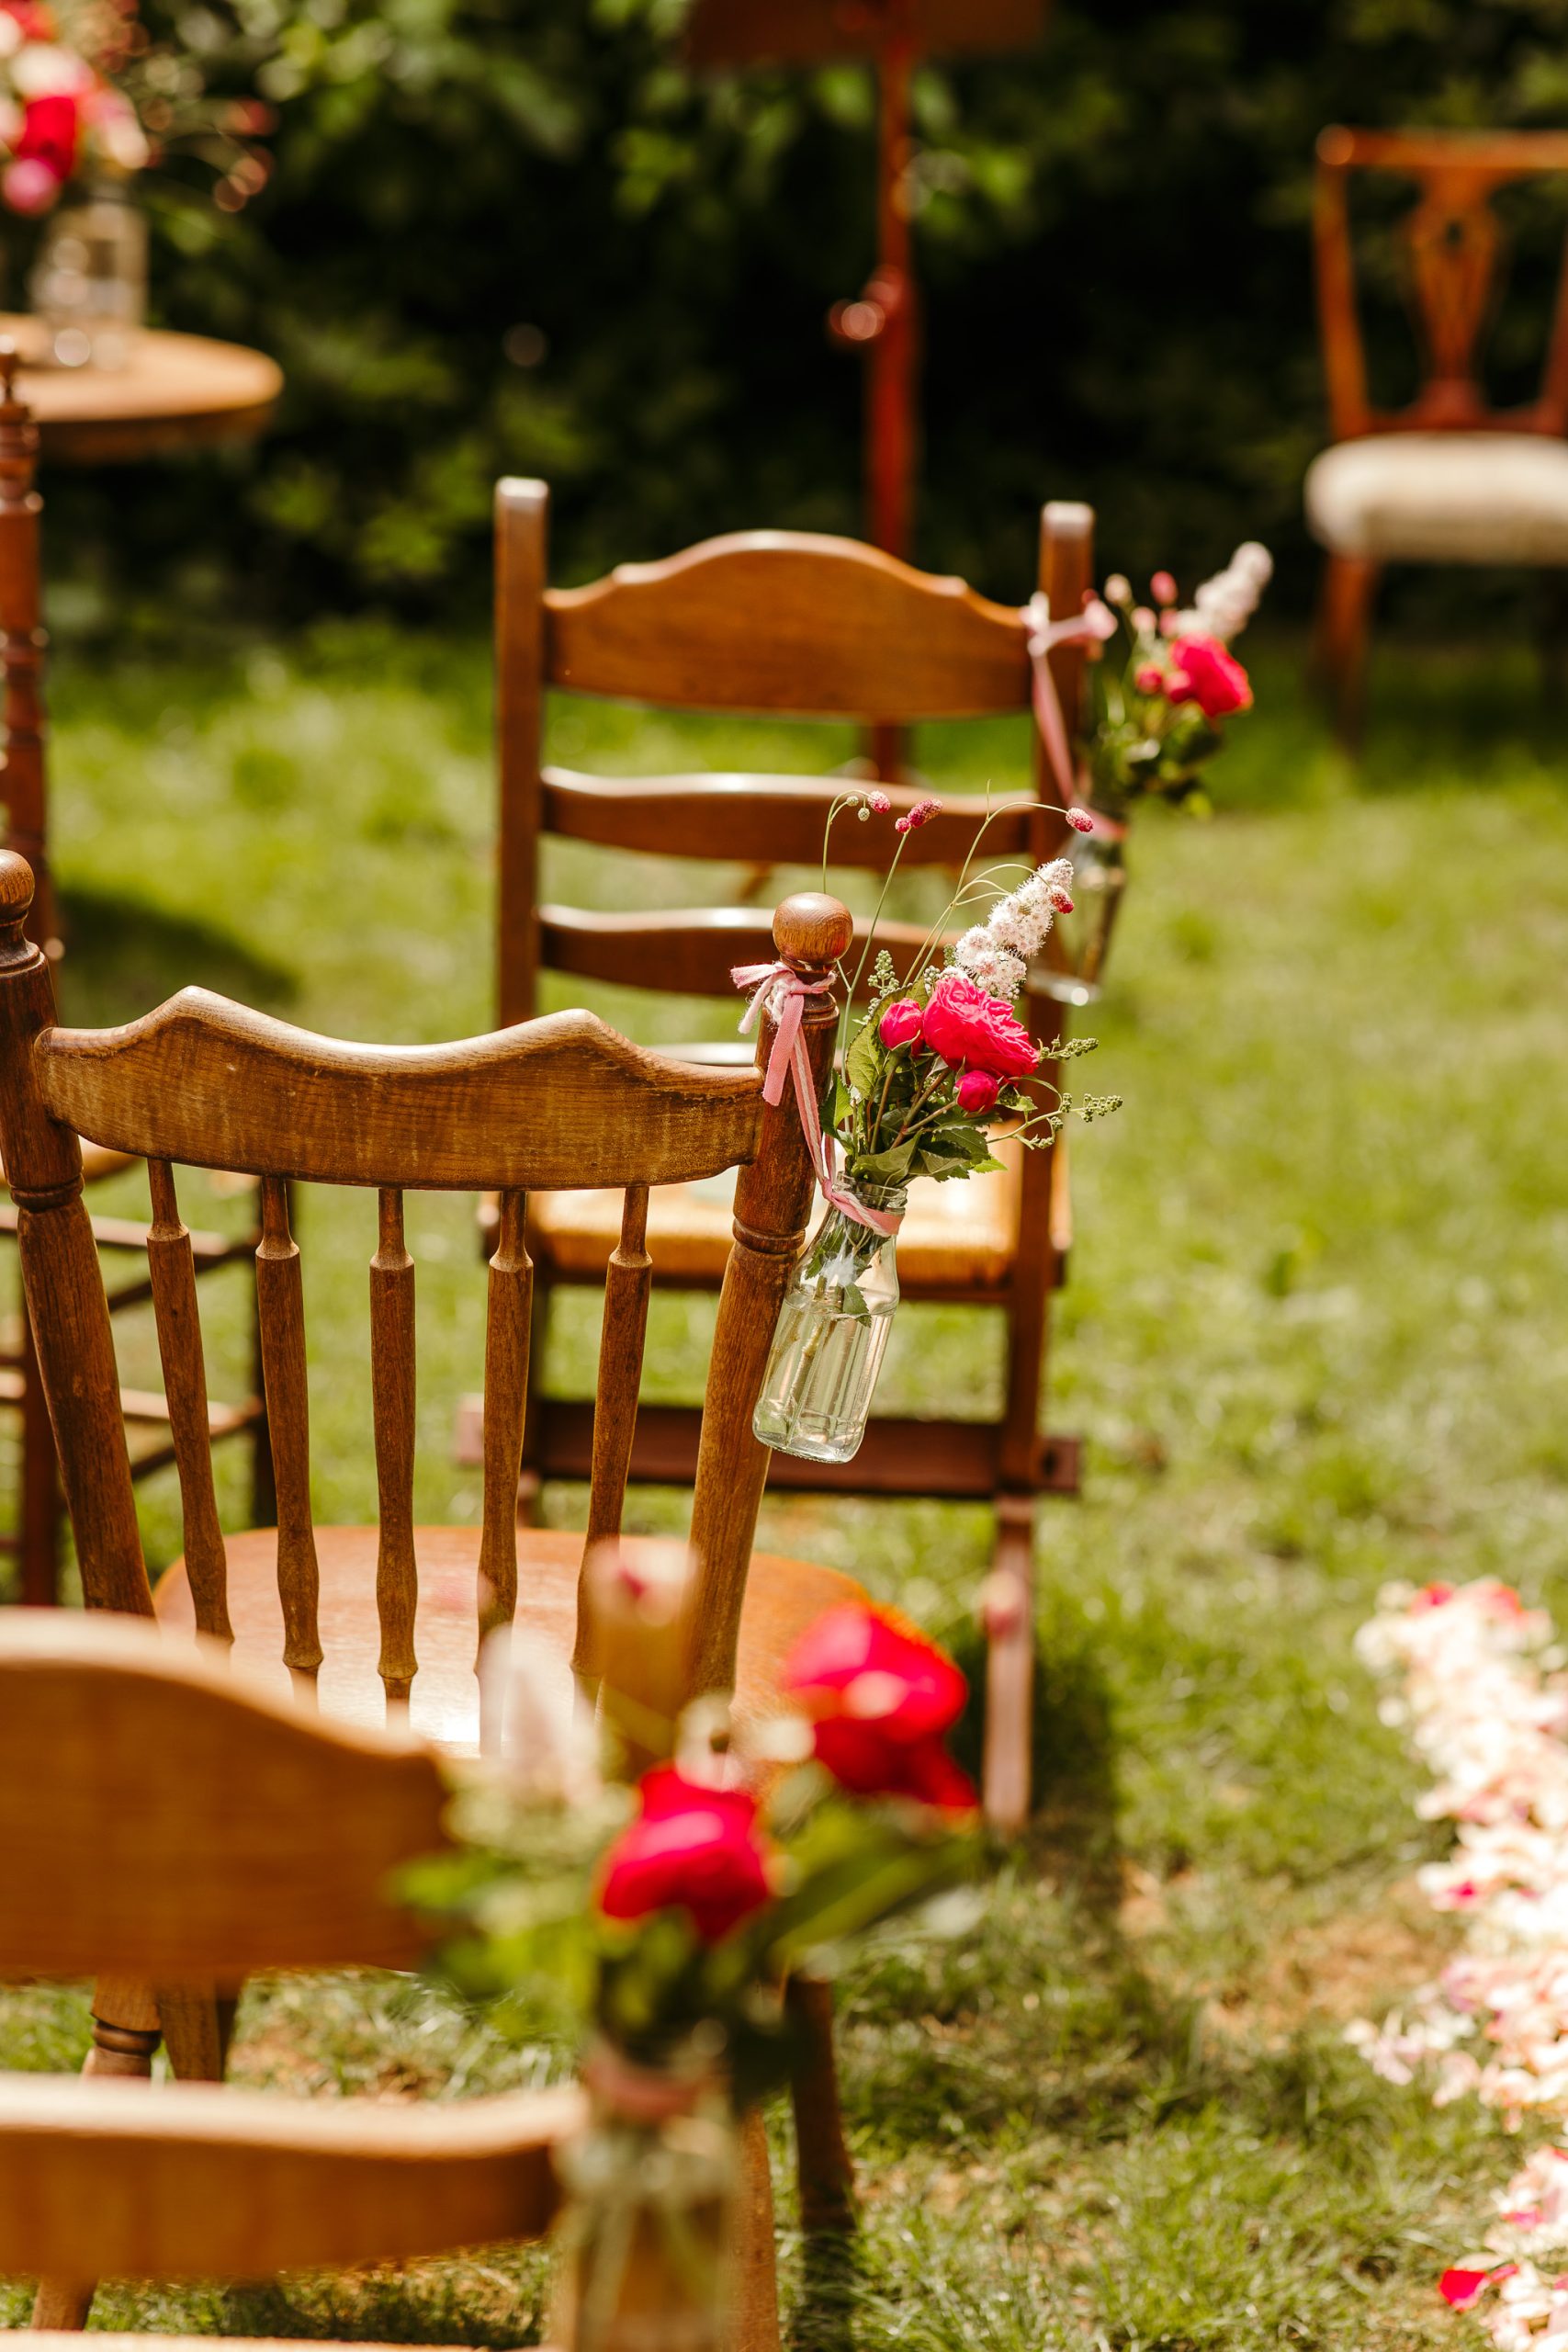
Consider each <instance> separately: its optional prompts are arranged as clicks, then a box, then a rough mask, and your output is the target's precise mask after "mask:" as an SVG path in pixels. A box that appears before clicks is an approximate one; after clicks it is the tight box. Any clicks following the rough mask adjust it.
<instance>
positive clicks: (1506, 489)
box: [1304, 433, 1568, 564]
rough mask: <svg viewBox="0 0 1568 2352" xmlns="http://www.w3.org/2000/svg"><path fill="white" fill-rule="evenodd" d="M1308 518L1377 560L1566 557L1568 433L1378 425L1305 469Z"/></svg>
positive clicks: (1352, 552)
mask: <svg viewBox="0 0 1568 2352" xmlns="http://www.w3.org/2000/svg"><path fill="white" fill-rule="evenodd" d="M1304 495H1305V499H1306V517H1307V526H1308V528H1309V529H1310V531H1311V532H1312V535H1313V537H1314V539H1315V540H1316V541H1317V543H1318V545H1319V546H1320V547H1324V548H1328V549H1329V550H1330V551H1331V552H1332V553H1333V554H1336V555H1348V556H1361V557H1365V558H1368V559H1370V560H1371V561H1373V562H1378V563H1531V564H1535V563H1551V564H1559V563H1568V442H1562V441H1553V440H1551V439H1549V438H1548V437H1547V436H1546V435H1543V434H1539V433H1376V434H1370V435H1367V436H1366V437H1365V438H1364V439H1362V440H1359V441H1342V442H1341V443H1340V444H1339V446H1338V447H1337V448H1334V449H1325V450H1324V452H1323V454H1322V456H1321V457H1318V458H1314V460H1313V463H1312V464H1311V466H1310V467H1309V468H1308V469H1307V476H1306V484H1305V492H1304Z"/></svg>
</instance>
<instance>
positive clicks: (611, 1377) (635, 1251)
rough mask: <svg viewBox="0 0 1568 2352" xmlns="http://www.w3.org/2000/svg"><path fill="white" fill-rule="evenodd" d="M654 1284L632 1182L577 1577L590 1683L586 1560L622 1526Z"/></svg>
mask: <svg viewBox="0 0 1568 2352" xmlns="http://www.w3.org/2000/svg"><path fill="white" fill-rule="evenodd" d="M652 1283H653V1261H652V1260H651V1259H650V1258H649V1254H648V1186H647V1185H646V1184H628V1185H627V1187H626V1198H625V1203H624V1205H623V1207H622V1210H621V1238H620V1239H619V1241H618V1242H617V1243H616V1245H615V1250H613V1251H612V1253H611V1257H610V1263H609V1266H608V1269H607V1270H606V1272H605V1277H604V1322H603V1325H602V1327H601V1331H600V1340H599V1379H598V1387H597V1394H596V1396H595V1398H594V1405H593V1469H592V1480H593V1483H592V1491H591V1493H590V1496H589V1500H588V1535H587V1540H586V1542H585V1543H584V1544H583V1547H582V1558H583V1573H582V1575H581V1577H580V1578H579V1581H578V1600H577V1646H576V1650H575V1653H574V1655H573V1657H572V1661H571V1664H572V1671H573V1672H574V1673H575V1674H577V1675H578V1676H579V1677H581V1679H584V1680H585V1681H592V1682H597V1680H598V1679H599V1677H600V1674H601V1672H602V1668H601V1666H600V1664H599V1661H598V1656H597V1649H598V1645H597V1643H596V1642H595V1640H594V1636H593V1627H592V1590H591V1589H590V1581H589V1578H588V1575H587V1564H588V1560H589V1557H590V1555H591V1554H592V1550H593V1547H594V1545H595V1544H600V1543H603V1542H604V1541H605V1540H606V1539H607V1538H610V1537H614V1536H616V1535H618V1534H619V1533H620V1532H621V1513H622V1511H623V1510H624V1508H625V1505H626V1474H627V1472H628V1471H629V1470H630V1468H631V1459H632V1439H633V1437H634V1435H635V1434H636V1430H637V1392H638V1390H639V1388H640V1387H641V1385H642V1359H643V1347H644V1342H645V1340H646V1339H647V1336H648V1298H649V1290H650V1289H651V1287H652Z"/></svg>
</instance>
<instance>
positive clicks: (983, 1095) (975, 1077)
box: [958, 1069, 1001, 1119]
mask: <svg viewBox="0 0 1568 2352" xmlns="http://www.w3.org/2000/svg"><path fill="white" fill-rule="evenodd" d="M1000 1091H1001V1090H1000V1088H999V1087H998V1084H997V1081H996V1080H995V1079H994V1078H992V1077H991V1075H990V1074H989V1072H988V1071H987V1070H983V1069H966V1070H965V1071H964V1075H963V1077H962V1078H961V1079H960V1080H959V1081H958V1107H959V1109H960V1110H961V1111H967V1112H968V1114H969V1116H970V1117H971V1118H972V1119H976V1118H978V1117H979V1116H980V1115H981V1114H982V1113H983V1112H986V1111H988V1110H989V1109H990V1108H991V1106H992V1104H993V1103H995V1102H996V1099H997V1096H998V1093H999V1092H1000Z"/></svg>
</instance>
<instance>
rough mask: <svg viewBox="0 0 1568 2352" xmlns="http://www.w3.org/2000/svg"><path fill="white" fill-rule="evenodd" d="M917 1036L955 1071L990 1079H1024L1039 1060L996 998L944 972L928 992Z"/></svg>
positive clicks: (1018, 1023)
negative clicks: (971, 1071) (968, 1071)
mask: <svg viewBox="0 0 1568 2352" xmlns="http://www.w3.org/2000/svg"><path fill="white" fill-rule="evenodd" d="M920 1028H921V1034H922V1035H923V1036H924V1038H925V1041H926V1043H927V1045H928V1046H930V1047H931V1051H932V1052H933V1053H937V1054H940V1055H941V1056H942V1060H943V1061H944V1062H952V1063H953V1066H954V1068H955V1069H956V1068H957V1066H958V1065H959V1064H960V1063H962V1064H963V1065H964V1068H965V1069H983V1070H985V1071H986V1073H987V1076H989V1077H991V1078H997V1079H1002V1078H1028V1077H1029V1076H1030V1074H1031V1073H1032V1070H1033V1069H1034V1066H1035V1063H1036V1062H1037V1061H1038V1060H1039V1058H1040V1057H1039V1052H1038V1049H1037V1048H1036V1046H1035V1043H1034V1040H1033V1038H1032V1036H1031V1035H1030V1034H1029V1032H1028V1030H1027V1029H1026V1028H1025V1027H1024V1025H1023V1023H1022V1022H1021V1021H1020V1020H1019V1019H1018V1018H1017V1017H1016V1015H1014V1014H1013V1013H1010V1012H1009V1011H1008V1009H1007V1006H1006V1005H1005V1004H1004V1003H1003V1002H1002V1001H1001V999H1000V997H996V996H991V995H990V994H988V993H987V990H986V989H983V988H981V987H979V986H978V985H977V983H976V982H975V981H974V980H971V979H968V978H965V976H964V973H962V972H954V971H951V970H950V971H946V972H944V973H943V974H942V978H941V979H940V980H938V982H937V984H936V986H935V988H934V989H932V990H931V998H930V1001H929V1002H928V1003H927V1005H926V1011H925V1018H924V1020H923V1021H922V1023H921V1024H920Z"/></svg>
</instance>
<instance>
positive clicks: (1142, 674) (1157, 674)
mask: <svg viewBox="0 0 1568 2352" xmlns="http://www.w3.org/2000/svg"><path fill="white" fill-rule="evenodd" d="M1133 684H1134V685H1135V686H1136V687H1137V689H1138V692H1139V693H1140V694H1141V695H1159V694H1163V693H1164V692H1165V672H1164V671H1163V670H1162V669H1161V668H1160V666H1159V663H1158V662H1142V663H1141V664H1140V665H1139V667H1138V670H1137V672H1136V673H1135V674H1134V679H1133Z"/></svg>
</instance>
